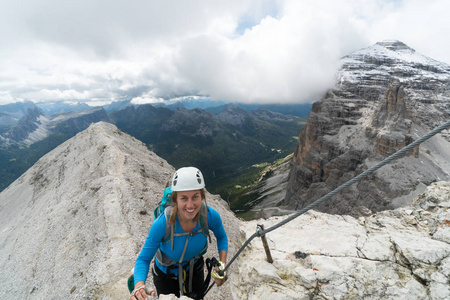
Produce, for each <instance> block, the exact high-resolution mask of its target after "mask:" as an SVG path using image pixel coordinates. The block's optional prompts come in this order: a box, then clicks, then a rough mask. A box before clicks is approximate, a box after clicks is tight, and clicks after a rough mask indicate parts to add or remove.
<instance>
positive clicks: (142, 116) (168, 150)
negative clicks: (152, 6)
mask: <svg viewBox="0 0 450 300" xmlns="http://www.w3.org/2000/svg"><path fill="white" fill-rule="evenodd" d="M183 103H184V104H189V105H186V106H188V107H192V105H193V104H192V101H190V100H185V101H181V102H177V103H176V104H175V103H174V104H169V105H168V106H166V105H157V106H154V105H150V104H145V105H132V104H131V103H130V101H122V102H116V103H113V104H110V105H106V106H105V107H104V108H103V107H94V108H92V107H88V109H83V108H85V106H84V105H82V104H79V105H67V104H52V105H42V104H39V106H38V105H35V104H33V103H31V102H25V103H16V104H15V105H8V106H0V113H1V114H2V115H0V116H1V117H2V119H0V120H3V121H4V122H3V124H4V127H3V128H4V130H3V132H2V133H0V167H1V169H2V173H3V174H2V177H1V179H0V190H1V189H3V188H5V187H7V186H8V185H9V184H10V183H11V182H12V181H13V180H15V179H16V178H18V177H19V176H20V175H21V174H22V173H23V172H25V171H26V170H27V169H28V168H29V167H30V166H31V165H32V164H33V163H34V162H36V160H37V159H39V158H40V157H41V156H42V155H44V154H45V153H47V152H48V151H50V150H52V149H53V148H54V147H56V146H57V145H59V144H60V143H62V142H63V141H65V140H67V139H68V138H70V137H72V136H74V135H75V134H77V133H78V132H80V131H82V130H84V129H86V128H87V127H88V126H89V125H90V124H91V123H96V122H99V121H105V122H109V123H113V124H116V125H117V126H118V127H119V128H120V129H121V130H122V131H124V132H127V133H129V134H131V135H132V136H134V137H136V138H137V139H139V140H141V141H142V142H144V143H145V144H146V145H147V146H148V147H149V148H150V149H151V150H153V151H154V152H155V153H157V154H158V155H160V156H161V157H163V158H165V159H167V160H168V161H169V162H170V163H171V164H172V165H174V166H176V167H181V166H185V165H195V166H197V167H199V168H200V169H202V171H203V172H204V174H205V177H206V178H207V180H208V181H209V187H210V189H211V191H212V192H214V193H223V192H224V191H227V193H228V196H229V191H232V190H236V188H235V186H237V185H238V183H239V185H241V186H246V185H247V184H248V183H251V181H252V180H253V178H254V177H255V176H257V173H258V172H259V171H260V170H261V168H262V167H263V164H268V163H272V162H273V161H275V160H277V159H281V158H283V157H285V156H287V155H289V154H290V153H292V152H293V150H294V148H295V145H296V136H297V135H298V132H299V130H300V129H301V127H302V126H303V124H304V122H305V120H306V118H300V117H297V116H292V115H283V114H280V113H276V112H273V111H267V110H261V109H259V110H254V111H246V110H244V109H241V108H240V107H239V106H237V105H231V104H228V105H221V106H216V107H215V109H216V110H217V112H218V113H212V112H210V111H207V110H203V109H200V108H194V109H186V108H184V107H183V105H184V104H183ZM207 104H209V105H211V104H212V102H211V101H206V100H205V101H202V102H199V105H200V106H206V105H207ZM219 104H222V103H219ZM209 105H208V106H209ZM176 107H177V108H176ZM256 107H257V106H252V107H251V108H256ZM279 107H280V108H281V107H282V106H279ZM302 107H305V106H303V105H302ZM70 109H74V110H73V111H69V112H61V111H66V110H70ZM247 109H250V107H247ZM56 111H57V112H58V113H52V112H56ZM108 111H109V112H108ZM0 124H2V123H0ZM254 165H258V166H254ZM246 182H247V183H246ZM230 201H231V200H230Z"/></svg>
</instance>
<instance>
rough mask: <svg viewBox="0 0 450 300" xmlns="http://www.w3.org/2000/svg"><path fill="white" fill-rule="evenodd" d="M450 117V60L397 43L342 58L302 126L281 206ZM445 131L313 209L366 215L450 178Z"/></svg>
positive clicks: (303, 199) (317, 192) (309, 197)
mask: <svg viewBox="0 0 450 300" xmlns="http://www.w3.org/2000/svg"><path fill="white" fill-rule="evenodd" d="M449 119H450V66H448V65H447V64H445V63H441V62H437V61H435V60H433V59H430V58H427V57H425V56H423V55H421V54H419V53H417V52H415V51H414V50H413V49H411V48H410V47H408V46H407V45H405V44H403V43H401V42H399V41H385V42H380V43H377V44H376V45H374V46H372V47H369V48H366V49H362V50H360V51H357V52H355V53H353V54H351V55H349V56H347V57H344V58H343V59H342V68H341V70H340V71H339V72H338V74H337V80H336V86H335V88H334V89H332V90H330V91H329V92H328V93H327V95H326V96H325V97H324V98H323V99H322V100H321V101H319V102H316V103H314V104H313V107H312V110H311V112H310V115H309V119H308V123H307V125H306V127H305V128H304V129H302V131H301V132H300V135H299V143H298V146H297V149H296V151H295V154H294V157H293V160H292V167H291V171H290V175H289V184H288V189H287V193H286V197H285V204H286V205H287V206H288V207H289V208H291V209H300V208H302V207H304V206H306V205H307V204H309V203H311V202H313V201H315V200H317V199H318V198H320V197H321V196H323V195H325V194H326V193H328V192H330V191H332V190H333V189H334V188H336V187H338V186H339V185H341V184H343V183H345V182H346V181H348V180H349V179H351V178H353V177H355V176H356V175H358V174H360V173H361V172H362V171H364V170H366V169H367V168H369V167H371V166H373V165H374V164H375V163H377V162H379V161H382V160H383V159H384V158H386V157H387V156H389V155H391V154H392V153H394V152H396V151H397V150H399V149H401V148H402V147H404V146H405V145H408V144H410V143H411V142H412V141H414V140H416V139H417V138H419V137H421V136H423V135H424V134H426V133H428V132H429V131H430V130H431V129H433V128H435V127H437V126H438V125H441V124H443V123H444V122H445V121H447V120H449ZM449 132H450V131H448V130H446V131H444V132H443V133H442V134H440V135H438V136H436V137H434V138H433V139H432V140H430V141H428V142H426V143H424V144H422V145H421V146H420V148H417V149H415V151H413V152H412V153H411V155H410V156H408V157H404V158H402V159H399V160H397V161H396V162H394V163H392V164H390V165H389V166H386V167H383V168H382V169H380V170H379V171H377V172H376V173H375V174H374V175H372V176H371V177H370V178H367V179H366V180H364V181H362V182H360V183H359V184H357V185H355V186H353V187H351V188H349V189H348V190H346V191H344V192H342V193H341V194H340V195H336V196H335V197H334V199H333V201H331V202H328V203H325V204H324V205H322V206H321V207H319V208H318V209H320V210H321V211H324V212H330V213H341V214H353V215H367V214H370V213H372V212H374V211H380V210H384V209H392V208H396V207H400V206H402V205H405V204H407V203H408V202H409V201H411V199H412V198H413V197H415V196H417V195H418V194H419V193H420V192H422V191H423V190H424V188H425V187H426V186H427V185H428V184H430V183H432V182H434V181H439V180H448V179H450V164H449V161H450V159H449V157H450V139H449Z"/></svg>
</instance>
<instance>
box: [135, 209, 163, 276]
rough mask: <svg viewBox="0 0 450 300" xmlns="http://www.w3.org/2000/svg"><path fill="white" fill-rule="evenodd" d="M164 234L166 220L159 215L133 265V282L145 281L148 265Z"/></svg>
mask: <svg viewBox="0 0 450 300" xmlns="http://www.w3.org/2000/svg"><path fill="white" fill-rule="evenodd" d="M165 234H166V218H165V216H164V214H161V215H160V216H159V217H158V218H157V219H156V220H155V221H154V222H153V225H152V227H151V228H150V232H149V234H148V236H147V239H146V240H145V244H144V247H143V248H142V250H141V253H140V254H139V256H138V258H137V259H136V263H135V265H134V282H138V281H144V282H145V281H146V280H147V276H148V271H149V269H150V263H151V261H152V259H153V257H154V256H155V254H156V251H157V250H158V248H159V247H160V245H161V242H162V240H163V239H164V235H165Z"/></svg>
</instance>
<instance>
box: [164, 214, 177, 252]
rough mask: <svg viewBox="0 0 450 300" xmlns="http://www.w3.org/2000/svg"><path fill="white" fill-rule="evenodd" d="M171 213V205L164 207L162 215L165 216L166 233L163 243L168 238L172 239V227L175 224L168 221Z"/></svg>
mask: <svg viewBox="0 0 450 300" xmlns="http://www.w3.org/2000/svg"><path fill="white" fill-rule="evenodd" d="M171 214H172V206H170V205H169V206H167V207H166V208H165V209H164V217H165V218H166V233H165V234H164V238H163V243H167V242H168V241H170V240H172V241H173V233H174V231H175V230H174V228H173V227H174V226H175V225H173V224H170V223H169V219H170V215H171ZM172 244H173V242H172Z"/></svg>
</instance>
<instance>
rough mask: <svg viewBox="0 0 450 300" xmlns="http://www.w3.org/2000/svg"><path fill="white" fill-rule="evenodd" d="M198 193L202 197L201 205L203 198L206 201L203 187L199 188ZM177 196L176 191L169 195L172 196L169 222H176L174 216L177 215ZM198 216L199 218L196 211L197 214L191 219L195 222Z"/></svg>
mask: <svg viewBox="0 0 450 300" xmlns="http://www.w3.org/2000/svg"><path fill="white" fill-rule="evenodd" d="M200 195H201V197H202V205H203V200H204V201H205V203H206V192H205V189H201V190H200ZM177 196H178V193H177V192H172V194H171V195H170V197H171V198H172V213H171V214H170V218H169V224H176V217H177V213H178V203H177ZM199 218H200V212H198V214H197V215H196V216H195V218H194V220H193V221H194V222H197V221H198V219H199Z"/></svg>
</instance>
